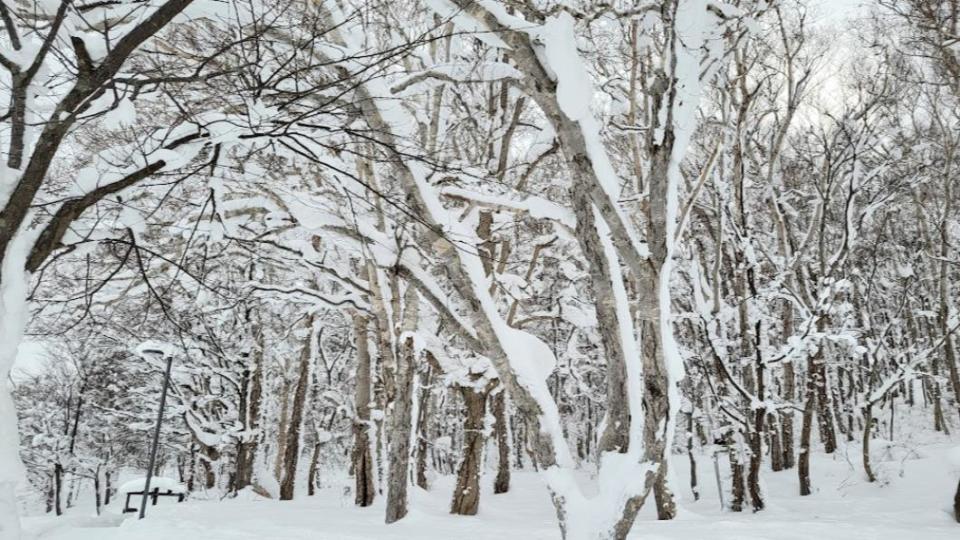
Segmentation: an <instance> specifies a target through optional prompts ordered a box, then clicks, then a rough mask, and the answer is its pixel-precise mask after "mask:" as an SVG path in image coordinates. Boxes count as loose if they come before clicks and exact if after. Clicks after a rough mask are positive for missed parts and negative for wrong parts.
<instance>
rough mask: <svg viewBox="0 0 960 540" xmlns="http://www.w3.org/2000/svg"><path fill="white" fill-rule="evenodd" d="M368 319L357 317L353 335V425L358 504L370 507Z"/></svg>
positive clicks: (371, 470)
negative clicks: (355, 351) (354, 360)
mask: <svg viewBox="0 0 960 540" xmlns="http://www.w3.org/2000/svg"><path fill="white" fill-rule="evenodd" d="M367 325H368V322H367V318H366V317H364V316H363V315H354V316H353V335H354V338H355V339H356V348H357V374H356V378H355V380H356V391H355V392H354V398H355V405H356V410H357V413H356V414H357V416H356V418H355V419H354V422H353V475H354V479H355V480H356V487H355V493H354V502H355V503H356V505H357V506H370V505H371V504H373V498H374V495H375V493H376V491H375V487H374V474H375V471H374V470H373V455H372V453H371V449H370V342H369V336H368V335H367V331H368V330H367Z"/></svg>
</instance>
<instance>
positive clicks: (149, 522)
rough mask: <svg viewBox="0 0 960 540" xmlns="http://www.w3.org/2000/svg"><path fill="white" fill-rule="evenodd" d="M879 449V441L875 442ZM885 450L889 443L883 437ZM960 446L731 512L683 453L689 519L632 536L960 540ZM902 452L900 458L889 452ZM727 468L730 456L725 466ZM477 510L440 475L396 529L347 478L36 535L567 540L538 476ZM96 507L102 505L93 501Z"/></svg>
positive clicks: (30, 524) (832, 467)
mask: <svg viewBox="0 0 960 540" xmlns="http://www.w3.org/2000/svg"><path fill="white" fill-rule="evenodd" d="M875 444H877V443H875ZM877 446H878V447H879V446H880V445H879V444H877ZM955 447H956V444H955V443H946V442H938V443H934V444H928V445H924V446H919V447H916V448H909V449H908V448H904V447H902V446H895V447H893V448H892V449H891V450H890V451H887V450H884V449H878V451H877V452H876V453H875V454H874V455H875V459H877V460H881V459H882V458H884V457H886V458H888V459H886V460H884V461H882V462H881V464H880V469H881V470H882V472H881V475H882V477H883V480H884V481H885V482H886V483H885V484H883V485H881V484H874V485H870V484H867V483H866V481H865V480H864V477H863V473H862V469H861V468H860V466H859V461H858V459H859V445H856V444H852V445H851V446H849V448H847V449H844V448H841V449H840V450H839V451H838V452H837V454H835V455H834V456H825V455H819V454H818V455H814V459H813V460H812V467H811V468H812V470H813V472H814V475H815V476H814V482H815V485H814V488H815V490H816V492H815V493H814V495H812V496H810V497H798V496H797V495H796V489H797V487H796V486H797V477H796V470H790V471H785V472H779V473H773V472H770V471H769V470H767V471H765V473H764V479H765V480H766V493H767V496H768V503H769V508H768V509H767V510H765V511H763V512H761V513H759V514H752V513H750V512H744V513H740V514H736V513H731V512H721V511H720V510H719V505H718V501H717V491H716V484H715V483H714V472H713V465H712V462H711V461H710V460H709V459H705V458H703V457H701V458H700V459H699V462H698V475H699V477H700V482H701V493H702V497H701V500H700V501H698V502H694V501H693V500H692V497H691V495H690V490H689V488H688V487H687V486H688V482H689V471H688V465H687V462H686V459H685V456H679V455H678V456H674V460H673V463H674V466H675V467H676V468H677V475H676V476H677V480H678V485H676V486H674V488H675V489H676V490H677V491H678V492H679V494H680V497H681V514H680V516H679V518H678V519H676V520H674V521H671V522H658V521H655V520H654V517H653V508H652V507H651V506H650V505H647V507H646V508H644V511H643V512H642V514H641V516H640V518H639V519H638V521H637V523H636V525H635V526H634V529H633V533H632V535H631V538H636V539H648V540H693V539H697V540H699V539H703V538H709V539H711V540H807V539H811V538H813V539H816V540H831V539H837V540H907V539H910V540H912V539H922V540H938V539H944V540H946V539H951V540H957V539H958V538H960V524H957V523H955V522H954V521H953V519H952V516H951V514H950V504H951V501H952V497H953V489H954V488H955V487H956V482H957V475H958V474H960V471H958V470H957V466H956V465H954V464H951V463H950V457H949V456H950V454H951V452H952V451H953V449H954V448H955ZM889 458H892V459H889ZM721 465H723V462H722V461H721ZM491 479H492V477H491V478H487V479H486V480H488V481H487V482H484V489H485V490H486V491H485V493H484V494H483V497H482V498H481V507H480V514H479V515H478V516H475V517H462V516H451V515H449V514H448V513H447V510H448V504H449V496H450V492H451V489H452V486H453V478H449V477H447V478H440V479H438V480H437V481H436V483H435V485H434V486H433V488H432V489H431V490H430V491H429V492H424V491H422V490H418V489H414V490H413V494H412V505H411V506H412V508H411V512H410V515H409V516H408V517H407V518H405V519H403V520H402V521H400V522H398V523H395V524H393V525H385V524H384V523H383V497H380V498H378V500H377V502H376V504H375V505H374V506H373V507H371V508H366V509H361V508H357V507H355V506H353V504H352V496H351V495H349V494H348V493H347V492H346V491H345V490H344V486H345V485H349V480H348V479H346V478H338V479H327V482H328V483H329V484H331V485H330V487H328V488H326V489H323V490H321V491H320V492H319V493H318V494H317V495H316V496H315V497H312V498H311V497H307V496H305V495H301V496H300V497H299V498H298V500H295V501H291V502H279V501H273V500H265V499H260V498H257V497H255V496H253V495H246V494H245V495H243V496H241V497H239V498H237V499H225V500H222V501H220V500H218V498H216V497H213V498H212V500H206V501H202V500H192V501H188V502H185V503H182V504H173V503H166V504H165V502H164V501H162V502H161V504H160V505H159V506H156V507H150V508H149V509H148V515H147V519H145V520H143V521H138V520H137V519H136V517H135V515H133V514H128V515H127V516H123V517H122V516H118V515H117V514H115V513H114V512H119V504H122V501H119V502H118V503H111V507H112V509H111V510H108V512H107V513H106V514H104V516H101V517H100V518H92V517H89V513H90V512H89V509H86V508H74V509H73V512H72V513H70V514H68V515H67V516H65V517H62V518H51V517H45V516H44V517H27V518H25V519H24V527H25V529H26V533H27V534H26V536H25V538H27V539H36V540H40V539H43V540H127V539H137V540H169V539H177V540H247V539H249V540H253V539H271V540H327V539H330V540H333V539H337V540H361V539H363V540H366V539H377V540H381V539H382V540H394V539H427V540H433V539H448V538H449V539H453V538H469V539H471V540H474V539H475V540H507V539H514V538H516V539H524V540H540V539H544V540H546V539H550V540H556V539H557V538H559V537H560V534H559V530H558V528H557V525H556V521H555V517H554V513H553V508H552V506H551V505H550V501H549V498H548V496H547V494H546V490H545V489H544V487H543V485H542V482H541V481H540V480H539V479H538V478H537V475H536V473H532V472H521V473H515V474H514V483H513V489H512V490H511V492H510V493H507V494H504V495H496V496H495V495H493V494H492V492H491V490H490V488H489V480H491ZM91 506H92V505H91Z"/></svg>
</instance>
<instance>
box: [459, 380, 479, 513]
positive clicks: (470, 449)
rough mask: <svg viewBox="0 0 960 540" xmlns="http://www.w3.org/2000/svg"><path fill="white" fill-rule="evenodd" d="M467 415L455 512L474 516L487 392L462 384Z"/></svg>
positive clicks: (476, 507) (477, 505) (476, 504)
mask: <svg viewBox="0 0 960 540" xmlns="http://www.w3.org/2000/svg"><path fill="white" fill-rule="evenodd" d="M460 394H461V395H462V396H463V401H464V404H465V405H466V409H467V411H466V413H467V418H466V422H465V423H464V426H463V458H462V460H461V461H460V468H459V469H458V470H457V485H456V487H455V488H454V489H453V502H452V503H451V505H450V513H451V514H459V515H461V516H474V515H476V514H477V509H478V508H479V506H480V465H481V462H482V460H483V442H484V437H483V428H484V425H483V420H484V417H485V415H486V404H487V394H486V392H484V391H479V392H478V391H476V390H475V389H474V388H471V387H461V388H460Z"/></svg>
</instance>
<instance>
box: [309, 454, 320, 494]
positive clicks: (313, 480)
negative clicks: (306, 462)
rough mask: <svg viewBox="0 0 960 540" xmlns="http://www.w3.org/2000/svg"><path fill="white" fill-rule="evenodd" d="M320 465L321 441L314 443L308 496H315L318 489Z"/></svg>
mask: <svg viewBox="0 0 960 540" xmlns="http://www.w3.org/2000/svg"><path fill="white" fill-rule="evenodd" d="M319 465H320V443H319V442H317V443H315V444H314V445H313V456H311V457H310V472H309V473H308V474H307V496H309V497H313V496H314V494H315V493H316V489H317V474H318V472H317V469H318V466H319Z"/></svg>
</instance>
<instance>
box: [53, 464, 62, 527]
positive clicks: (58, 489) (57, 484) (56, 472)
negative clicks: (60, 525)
mask: <svg viewBox="0 0 960 540" xmlns="http://www.w3.org/2000/svg"><path fill="white" fill-rule="evenodd" d="M62 497H63V465H60V464H59V463H56V464H54V466H53V509H54V510H55V511H56V513H57V515H58V516H62V515H63V503H62Z"/></svg>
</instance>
